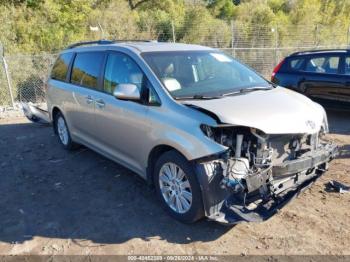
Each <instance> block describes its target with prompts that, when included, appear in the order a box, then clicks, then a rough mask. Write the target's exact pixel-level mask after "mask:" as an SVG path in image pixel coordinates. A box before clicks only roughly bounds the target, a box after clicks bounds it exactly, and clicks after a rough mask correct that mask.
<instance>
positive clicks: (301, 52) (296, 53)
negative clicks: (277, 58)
mask: <svg viewBox="0 0 350 262" xmlns="http://www.w3.org/2000/svg"><path fill="white" fill-rule="evenodd" d="M338 51H344V52H350V49H346V48H344V49H313V50H305V51H298V52H294V53H292V54H290V55H291V56H292V55H301V54H308V53H319V52H338Z"/></svg>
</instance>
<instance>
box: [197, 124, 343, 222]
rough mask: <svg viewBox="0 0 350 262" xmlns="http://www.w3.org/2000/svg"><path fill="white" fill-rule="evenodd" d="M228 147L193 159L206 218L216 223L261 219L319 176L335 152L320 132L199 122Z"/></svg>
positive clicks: (213, 136)
mask: <svg viewBox="0 0 350 262" xmlns="http://www.w3.org/2000/svg"><path fill="white" fill-rule="evenodd" d="M201 129H202V130H203V132H204V133H205V135H206V136H207V137H208V138H210V139H212V140H214V141H215V142H217V143H219V144H222V145H224V146H226V147H228V150H227V151H225V152H223V153H221V154H219V155H214V156H209V157H206V158H202V159H199V160H196V171H197V175H198V179H199V182H200V185H201V187H202V193H203V201H204V208H205V213H206V216H207V217H208V218H209V219H211V220H215V221H217V222H221V223H225V224H237V223H240V222H243V221H247V222H259V221H264V220H266V219H268V218H270V217H271V216H272V215H274V214H275V213H276V212H277V211H278V210H279V209H281V208H282V207H283V206H284V205H286V204H287V203H288V202H289V201H290V200H291V199H293V198H294V197H295V196H297V195H298V194H299V193H300V192H301V191H302V190H303V189H305V188H306V187H308V186H309V185H311V184H312V183H313V182H314V181H315V180H316V179H317V178H318V177H319V176H321V175H322V174H323V173H324V172H325V171H326V170H327V166H328V162H329V161H331V160H332V159H333V158H334V157H335V155H336V153H337V147H336V145H334V144H332V143H329V142H327V141H326V140H325V139H324V133H323V130H322V129H321V131H320V132H317V133H314V134H282V135H267V134H264V133H263V132H262V131H260V130H257V129H254V128H247V127H237V126H229V125H220V126H218V127H215V128H214V127H209V126H206V125H203V126H201Z"/></svg>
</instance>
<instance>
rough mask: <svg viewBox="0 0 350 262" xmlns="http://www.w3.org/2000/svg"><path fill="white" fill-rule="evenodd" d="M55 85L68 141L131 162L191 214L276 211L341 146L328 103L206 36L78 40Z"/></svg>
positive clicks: (193, 217) (56, 112)
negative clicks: (331, 138)
mask: <svg viewBox="0 0 350 262" xmlns="http://www.w3.org/2000/svg"><path fill="white" fill-rule="evenodd" d="M47 96H48V97H47V101H48V110H49V113H50V119H51V121H52V122H53V126H54V131H55V133H56V134H57V135H58V138H59V141H60V143H61V144H62V145H63V147H64V148H66V149H69V150H70V149H74V148H75V147H76V146H77V145H79V144H81V145H84V146H86V147H89V148H91V149H92V150H94V151H96V152H98V153H100V154H102V155H104V156H105V157H107V158H109V159H111V160H113V161H116V162H118V163H120V164H121V165H124V166H126V167H128V168H130V169H131V170H133V171H134V172H136V173H137V174H139V175H140V176H141V177H143V178H144V179H145V180H147V181H148V183H149V184H150V185H153V186H154V187H155V189H156V193H157V195H158V197H159V199H160V202H161V203H162V205H163V206H164V208H165V209H166V210H167V211H168V212H169V214H170V215H172V216H173V217H175V218H176V219H178V220H180V221H182V222H187V223H189V222H194V221H197V220H198V219H200V218H202V217H207V218H208V219H210V220H215V221H218V222H220V223H226V224H236V223H239V222H242V221H263V220H266V219H268V218H269V217H271V216H272V215H273V214H275V213H276V212H277V210H279V209H280V208H282V207H283V206H284V205H285V204H287V203H288V202H289V201H290V200H291V199H292V198H293V197H295V196H297V195H298V194H299V192H300V191H301V190H302V189H304V188H305V187H307V186H309V185H310V184H312V182H314V181H315V180H316V179H317V178H318V177H319V176H320V175H322V174H323V173H324V172H325V171H326V170H327V166H328V162H329V161H330V160H332V159H333V158H334V156H335V154H336V151H337V148H336V146H335V145H333V144H332V143H329V142H327V141H326V140H325V138H324V134H325V133H327V132H328V123H327V116H326V113H325V110H324V109H323V108H322V107H321V106H320V105H318V104H316V103H314V102H312V101H311V100H310V99H308V98H307V97H305V96H303V95H301V94H298V93H296V92H293V91H290V90H287V89H285V88H282V87H279V86H276V85H274V84H272V83H270V82H268V81H267V80H265V79H264V78H263V77H261V76H260V75H259V74H257V73H256V72H254V71H253V70H252V69H250V68H248V67H247V66H244V65H243V64H241V63H240V62H238V61H237V60H235V59H233V58H232V57H230V56H229V55H227V54H225V53H223V52H221V51H219V50H216V49H212V48H208V47H204V46H197V45H186V44H175V43H158V42H153V41H150V42H147V41H143V42H142V41H139V42H137V41H134V42H128V41H125V42H123V41H118V42H113V41H106V40H101V41H95V42H83V43H77V44H74V45H72V46H70V47H68V48H67V49H66V50H64V51H62V52H61V53H60V54H59V57H58V59H57V61H56V62H55V64H54V66H53V68H52V71H51V75H50V77H49V80H48V94H47Z"/></svg>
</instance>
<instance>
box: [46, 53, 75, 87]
mask: <svg viewBox="0 0 350 262" xmlns="http://www.w3.org/2000/svg"><path fill="white" fill-rule="evenodd" d="M72 56H73V53H65V54H62V55H60V56H59V57H58V58H57V60H56V62H55V64H54V66H53V67H52V71H51V78H52V79H55V80H60V81H66V77H67V72H68V67H69V63H70V60H71V59H72Z"/></svg>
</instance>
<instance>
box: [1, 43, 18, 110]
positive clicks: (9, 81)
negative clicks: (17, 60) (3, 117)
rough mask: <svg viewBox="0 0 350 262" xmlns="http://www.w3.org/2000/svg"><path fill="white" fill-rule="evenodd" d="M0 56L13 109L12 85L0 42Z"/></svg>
mask: <svg viewBox="0 0 350 262" xmlns="http://www.w3.org/2000/svg"><path fill="white" fill-rule="evenodd" d="M0 56H1V59H2V63H3V65H4V70H5V75H6V80H7V87H8V90H9V94H10V98H11V104H12V107H13V108H15V101H14V99H13V94H12V85H11V79H10V74H9V71H8V65H7V62H6V59H5V50H4V46H3V45H2V43H1V42H0Z"/></svg>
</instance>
